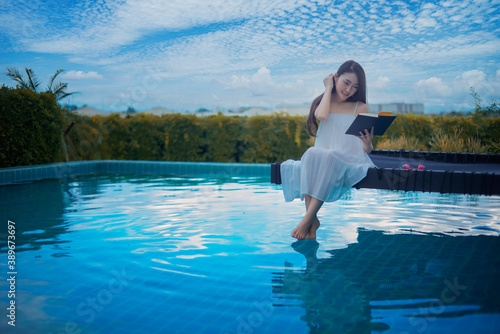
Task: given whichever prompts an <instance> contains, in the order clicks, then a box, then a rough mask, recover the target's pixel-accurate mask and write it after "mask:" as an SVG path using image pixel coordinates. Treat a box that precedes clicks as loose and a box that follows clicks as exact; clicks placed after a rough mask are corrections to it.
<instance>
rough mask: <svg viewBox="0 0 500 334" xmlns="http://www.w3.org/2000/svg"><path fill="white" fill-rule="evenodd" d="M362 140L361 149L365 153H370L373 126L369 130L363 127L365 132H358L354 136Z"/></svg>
mask: <svg viewBox="0 0 500 334" xmlns="http://www.w3.org/2000/svg"><path fill="white" fill-rule="evenodd" d="M356 137H358V138H359V139H361V141H362V142H363V149H364V150H365V152H366V153H370V152H371V151H372V150H373V145H372V140H373V127H372V128H371V130H370V131H368V130H367V129H365V133H363V132H362V131H360V132H359V136H356Z"/></svg>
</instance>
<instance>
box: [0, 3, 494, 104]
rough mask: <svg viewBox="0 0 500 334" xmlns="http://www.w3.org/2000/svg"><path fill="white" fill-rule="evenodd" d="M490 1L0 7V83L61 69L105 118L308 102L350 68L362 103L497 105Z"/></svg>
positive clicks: (80, 99)
mask: <svg viewBox="0 0 500 334" xmlns="http://www.w3.org/2000/svg"><path fill="white" fill-rule="evenodd" d="M499 36H500V0H472V1H468V0H463V1H462V0H460V1H459V0H445V1H419V0H416V1H390V0H387V1H386V0H366V1H365V0H354V1H349V0H342V1H321V0H318V1H308V0H210V1H207V0H164V1H160V0H111V1H108V0H97V1H85V0H75V1H65V0H47V1H42V0H28V1H25V0H0V68H1V70H0V85H2V84H5V85H7V86H10V87H13V86H15V83H14V81H13V80H12V79H10V78H9V77H7V76H6V75H5V73H6V71H7V67H15V68H17V69H19V70H24V68H25V67H27V68H31V69H32V70H33V71H34V72H35V73H36V74H37V76H38V77H39V79H40V80H41V81H42V82H43V87H45V86H46V85H47V83H48V80H49V78H50V77H51V76H52V75H53V74H54V73H55V71H56V70H57V69H60V68H61V69H64V70H65V72H63V74H61V75H59V77H58V78H59V79H60V80H61V81H62V82H66V83H68V92H77V93H76V94H74V95H72V96H70V97H68V98H65V99H63V100H61V103H62V104H72V105H77V106H79V107H81V106H83V105H88V106H91V107H94V108H96V109H100V110H104V111H111V112H116V111H124V110H126V109H127V108H128V107H132V108H134V109H136V110H138V111H141V110H147V109H151V108H154V107H163V108H166V109H169V110H178V111H195V110H197V109H199V108H207V109H210V110H214V109H217V108H219V109H222V110H226V109H230V108H239V107H249V106H260V107H266V108H274V107H276V106H278V105H281V104H310V103H311V101H312V100H313V99H314V97H316V96H317V95H319V94H321V93H322V92H323V90H324V86H323V79H324V78H325V77H326V76H327V75H329V74H330V73H335V71H336V70H337V69H338V67H339V66H340V65H341V64H342V63H343V62H344V61H346V60H349V59H353V60H356V61H357V62H359V63H360V64H361V65H362V66H363V68H364V70H365V73H366V76H367V92H368V103H369V104H370V103H394V102H404V103H423V104H424V107H425V112H426V113H428V112H442V111H452V110H460V111H467V110H471V109H472V108H473V105H474V100H473V98H472V95H471V87H473V88H474V90H475V91H477V92H478V93H479V95H480V96H481V98H482V100H483V104H484V105H489V104H491V103H493V102H500V38H499Z"/></svg>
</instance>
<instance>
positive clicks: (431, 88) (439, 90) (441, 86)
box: [415, 77, 452, 98]
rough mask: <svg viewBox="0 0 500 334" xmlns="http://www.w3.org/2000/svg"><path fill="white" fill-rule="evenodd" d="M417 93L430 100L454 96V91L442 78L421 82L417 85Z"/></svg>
mask: <svg viewBox="0 0 500 334" xmlns="http://www.w3.org/2000/svg"><path fill="white" fill-rule="evenodd" d="M415 89H416V90H417V92H418V93H419V94H421V95H423V96H425V97H429V98H436V97H437V98H441V97H448V96H450V95H451V94H452V90H451V88H450V87H448V86H447V85H446V84H445V83H444V82H443V79H441V78H436V77H432V78H429V79H426V80H419V81H418V82H417V83H416V84H415Z"/></svg>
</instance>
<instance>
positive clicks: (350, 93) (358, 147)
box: [281, 60, 374, 240]
mask: <svg viewBox="0 0 500 334" xmlns="http://www.w3.org/2000/svg"><path fill="white" fill-rule="evenodd" d="M323 83H324V86H325V92H324V93H323V94H321V95H320V96H318V97H317V98H316V99H315V100H314V101H313V103H312V104H311V109H310V112H309V117H308V119H307V131H308V133H309V134H310V135H312V136H316V141H315V144H314V147H310V148H309V149H308V150H307V151H306V152H305V153H304V155H303V156H302V158H301V160H300V161H295V160H287V161H285V162H284V163H282V164H281V178H282V183H283V194H284V196H285V200H286V201H287V202H289V201H292V200H293V199H295V198H301V199H302V200H304V199H305V202H306V214H305V216H304V218H303V219H302V221H301V222H300V223H299V224H298V225H297V227H295V229H294V230H293V231H292V233H291V234H292V236H293V237H294V238H297V239H299V240H300V239H314V238H316V230H317V229H318V228H319V226H320V223H319V220H318V217H317V213H318V211H319V209H320V208H321V206H322V205H323V203H324V202H333V201H336V200H338V199H339V198H340V197H341V196H342V195H343V194H344V193H345V192H346V191H347V190H348V189H350V188H351V187H352V186H353V185H354V184H356V183H358V182H359V181H361V180H362V179H363V178H364V177H365V176H366V173H367V171H368V168H370V167H373V166H374V164H373V162H372V161H371V160H370V158H369V157H368V153H370V152H371V151H372V149H373V146H372V139H373V128H372V129H371V130H370V131H368V130H365V132H364V133H362V132H360V135H359V136H352V135H346V134H345V132H346V130H347V128H348V127H349V126H350V125H351V123H352V122H353V121H354V118H355V117H356V116H357V115H358V114H359V113H367V112H368V106H367V105H366V77H365V72H364V70H363V68H362V67H361V65H359V64H358V63H357V62H355V61H353V60H349V61H347V62H345V63H344V64H342V65H341V66H340V68H339V69H338V71H337V73H335V75H332V74H330V75H329V76H328V77H326V78H325V79H324V80H323ZM317 120H319V121H320V122H321V123H320V125H319V126H318V123H317ZM313 127H314V129H313ZM316 132H317V133H316Z"/></svg>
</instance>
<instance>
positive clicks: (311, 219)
mask: <svg viewBox="0 0 500 334" xmlns="http://www.w3.org/2000/svg"><path fill="white" fill-rule="evenodd" d="M305 202H306V214H305V215H304V218H302V221H301V222H300V223H299V224H298V225H297V227H295V228H294V229H293V231H292V237H294V238H297V239H299V240H302V239H306V238H307V239H314V238H316V230H317V229H318V228H319V220H318V217H317V213H318V211H319V209H320V208H321V206H322V205H323V201H320V200H319V199H317V198H314V197H311V196H309V195H305Z"/></svg>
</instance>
